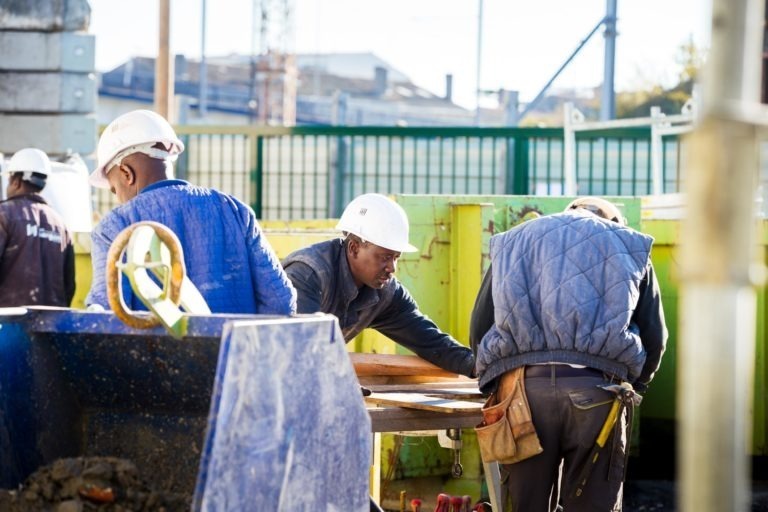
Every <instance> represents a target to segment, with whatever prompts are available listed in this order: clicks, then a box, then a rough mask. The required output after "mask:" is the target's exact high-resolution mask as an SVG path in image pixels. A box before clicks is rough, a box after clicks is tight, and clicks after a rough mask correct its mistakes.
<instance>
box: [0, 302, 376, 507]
mask: <svg viewBox="0 0 768 512" xmlns="http://www.w3.org/2000/svg"><path fill="white" fill-rule="evenodd" d="M3 313H6V314H3ZM7 313H8V311H6V312H2V311H0V487H3V488H14V487H16V486H18V485H19V484H20V483H21V482H23V480H24V479H25V478H26V477H27V476H28V475H29V474H31V473H32V472H33V471H34V470H35V469H37V468H38V467H39V466H42V465H46V464H49V463H51V462H52V461H54V460H56V459H58V458H62V457H75V456H116V457H122V458H126V459H130V460H132V461H133V462H134V463H135V464H136V466H137V467H138V469H139V471H140V473H141V474H142V475H149V476H151V479H152V481H153V485H154V486H156V487H157V488H158V489H163V490H168V491H175V492H184V493H188V494H189V495H190V496H191V495H192V494H193V493H195V506H196V508H200V509H203V510H247V509H249V508H251V507H252V506H254V503H259V501H261V500H262V499H263V500H269V502H271V503H272V504H278V503H279V504H280V506H279V507H278V509H280V510H304V509H306V510H309V509H318V510H321V509H322V510H324V509H327V508H328V507H331V508H333V507H338V509H345V510H346V509H349V510H367V506H368V501H367V489H368V468H369V464H370V453H371V452H370V450H371V448H370V443H371V434H370V430H371V429H370V419H369V417H368V415H367V413H366V411H365V406H364V404H363V400H362V396H361V395H360V391H359V386H358V384H357V379H356V377H355V374H354V371H353V369H352V365H351V363H350V361H349V358H348V357H347V355H346V351H345V348H344V343H343V337H342V336H341V334H340V333H339V332H338V326H337V324H336V321H335V318H334V317H330V316H325V317H317V316H313V317H308V318H298V319H296V318H267V317H259V316H241V317H237V316H225V315H208V316H197V317H195V316H193V317H190V321H189V325H188V334H187V336H185V337H184V338H183V339H181V340H177V339H174V338H172V337H171V336H169V335H167V334H166V333H165V332H164V331H163V330H162V328H157V329H150V330H142V331H139V330H135V329H131V328H128V327H126V326H125V325H124V324H122V322H120V321H119V320H118V319H117V318H116V317H114V316H113V315H112V314H111V313H85V312H75V311H72V310H67V309H52V308H30V309H29V310H27V311H26V312H25V313H23V314H17V315H13V314H10V315H9V314H7ZM212 397H213V398H212ZM292 495H293V497H292ZM296 500H299V501H296ZM265 503H266V501H265ZM306 507H309V508H306Z"/></svg>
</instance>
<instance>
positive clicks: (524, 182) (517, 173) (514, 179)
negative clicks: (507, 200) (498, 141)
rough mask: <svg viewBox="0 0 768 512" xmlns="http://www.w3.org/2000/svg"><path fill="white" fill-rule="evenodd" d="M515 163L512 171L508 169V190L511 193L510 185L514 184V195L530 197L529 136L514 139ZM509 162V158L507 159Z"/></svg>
mask: <svg viewBox="0 0 768 512" xmlns="http://www.w3.org/2000/svg"><path fill="white" fill-rule="evenodd" d="M513 144H514V148H513V155H514V157H513V159H514V160H513V162H512V165H511V166H510V167H511V170H510V169H509V168H508V169H507V190H506V191H505V192H507V193H509V192H510V191H509V188H510V183H511V184H512V187H511V188H512V190H511V192H512V194H515V195H521V196H525V195H529V194H530V193H531V190H530V183H529V181H530V180H529V179H528V176H529V174H530V169H529V168H528V167H529V158H528V148H529V141H528V136H527V135H516V136H515V137H514V142H513ZM507 161H508V162H509V158H507Z"/></svg>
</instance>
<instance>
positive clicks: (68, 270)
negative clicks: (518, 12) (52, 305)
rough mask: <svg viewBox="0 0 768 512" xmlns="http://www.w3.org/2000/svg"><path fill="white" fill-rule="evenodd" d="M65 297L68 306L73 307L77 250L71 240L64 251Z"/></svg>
mask: <svg viewBox="0 0 768 512" xmlns="http://www.w3.org/2000/svg"><path fill="white" fill-rule="evenodd" d="M64 295H65V298H66V300H67V306H71V305H72V298H73V297H74V296H75V248H74V246H73V245H72V241H71V240H70V243H69V244H67V247H66V248H65V249H64Z"/></svg>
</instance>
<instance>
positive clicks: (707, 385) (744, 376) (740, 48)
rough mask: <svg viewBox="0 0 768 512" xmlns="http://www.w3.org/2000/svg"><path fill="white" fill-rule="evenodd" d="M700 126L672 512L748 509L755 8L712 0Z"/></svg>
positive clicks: (694, 142) (760, 7)
mask: <svg viewBox="0 0 768 512" xmlns="http://www.w3.org/2000/svg"><path fill="white" fill-rule="evenodd" d="M712 7H713V13H712V21H713V22H712V46H711V50H710V52H709V58H708V61H707V65H706V67H705V69H704V74H703V80H704V82H703V87H702V93H703V102H702V116H701V119H702V121H701V123H700V125H699V126H698V127H697V129H696V130H695V131H694V133H693V135H692V137H691V140H690V143H689V144H688V148H689V155H688V162H689V169H688V171H687V176H689V179H688V180H687V184H688V188H689V190H688V210H687V214H686V218H685V220H684V223H683V229H682V231H681V242H682V243H681V252H680V257H681V263H680V270H681V278H682V286H681V306H682V308H681V312H682V316H681V325H680V332H681V340H680V347H679V356H678V361H679V364H680V379H679V386H678V396H679V398H678V401H677V402H678V418H679V419H680V428H681V431H680V433H679V435H678V436H677V437H678V439H680V440H681V443H680V446H679V451H680V458H679V461H680V462H679V465H680V467H679V469H680V476H681V491H682V492H681V505H682V507H681V510H683V511H696V512H710V511H711V512H715V511H722V510H733V511H745V510H748V509H749V484H748V482H749V480H748V479H749V461H748V458H747V454H748V453H749V451H748V445H749V442H748V441H749V439H750V436H751V432H750V426H751V422H750V421H749V405H750V404H751V394H752V392H753V390H754V387H753V373H754V364H755V361H754V357H755V353H754V349H755V325H756V296H755V288H754V284H753V283H752V281H751V276H750V269H751V268H752V267H753V261H754V258H755V255H756V254H757V251H756V247H755V239H754V235H755V222H756V221H755V217H754V209H755V190H756V186H755V185H756V181H757V173H758V168H759V146H758V144H757V137H756V128H755V127H754V126H752V125H750V124H749V123H747V122H744V121H743V120H740V119H738V118H737V117H736V116H734V115H733V112H734V110H735V109H734V107H736V108H740V109H741V110H742V111H744V112H748V111H749V108H750V106H754V105H757V104H758V102H759V99H760V97H759V86H760V64H761V60H760V59H761V48H762V35H763V34H762V29H763V27H762V25H763V20H764V17H763V16H764V12H763V11H764V0H713V2H712Z"/></svg>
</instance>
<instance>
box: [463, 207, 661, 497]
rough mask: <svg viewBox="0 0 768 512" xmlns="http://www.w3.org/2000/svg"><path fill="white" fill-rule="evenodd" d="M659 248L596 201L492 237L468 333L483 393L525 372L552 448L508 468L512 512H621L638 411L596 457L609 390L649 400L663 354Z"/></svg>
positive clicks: (625, 415) (540, 430)
mask: <svg viewBox="0 0 768 512" xmlns="http://www.w3.org/2000/svg"><path fill="white" fill-rule="evenodd" d="M652 242H653V239H652V238H651V237H650V236H648V235H645V234H643V233H639V232H638V231H635V230H633V229H631V228H629V227H627V226H626V225H625V221H624V217H623V216H622V215H621V212H620V211H619V209H618V208H617V207H616V206H615V205H614V204H612V203H610V202H608V201H606V200H604V199H601V198H597V197H583V198H578V199H576V200H574V201H573V202H572V203H571V204H570V205H568V207H567V208H566V210H565V211H564V212H562V213H557V214H554V215H547V216H544V217H541V218H538V219H533V220H530V221H527V222H525V223H523V224H521V225H519V226H516V227H514V228H513V229H511V230H509V231H507V232H504V233H501V234H498V235H495V236H494V237H492V238H491V254H490V256H491V268H490V269H489V270H488V272H487V273H486V276H485V278H484V280H483V283H482V284H481V288H480V292H479V293H478V296H477V300H476V302H475V309H474V311H473V313H472V321H471V324H470V341H471V344H472V346H473V348H474V349H476V351H477V373H478V378H479V384H480V389H481V390H482V391H484V392H493V391H495V389H496V388H497V386H498V385H499V381H500V380H501V379H502V377H504V376H505V375H507V374H509V373H510V372H512V370H515V369H517V368H520V367H524V372H525V373H524V375H525V377H524V379H525V381H524V382H525V390H526V395H527V398H528V402H529V404H530V411H531V415H532V418H533V425H534V427H535V429H536V433H537V435H538V437H539V440H540V443H541V448H543V452H541V453H539V454H538V455H534V456H532V457H530V458H527V459H525V460H522V461H519V462H516V463H514V464H509V465H505V466H502V481H503V483H504V486H503V490H504V491H506V493H507V494H508V497H509V501H510V502H511V503H510V508H505V509H504V510H505V511H508V510H511V511H529V510H555V509H556V507H557V506H558V504H559V505H560V506H562V507H563V509H564V510H565V511H566V512H568V511H570V512H573V511H590V512H593V511H594V512H600V511H605V512H607V511H615V510H621V507H622V489H623V480H624V474H625V464H626V458H627V453H628V433H629V430H628V429H629V427H630V424H629V423H630V422H629V413H631V407H630V408H624V409H622V412H621V415H620V417H619V418H618V420H617V421H616V422H615V424H614V425H615V426H614V428H613V430H612V433H611V434H610V437H608V438H607V442H606V443H605V444H604V445H603V447H602V451H604V452H605V453H599V456H598V457H597V459H596V460H595V459H594V457H593V455H594V452H593V450H594V449H595V448H594V447H595V446H596V439H597V438H598V434H599V433H600V432H601V429H602V428H603V426H604V425H606V424H608V423H609V421H610V419H611V418H612V417H613V418H615V417H616V416H612V415H611V414H610V413H611V409H612V405H613V402H614V401H615V398H616V396H615V395H614V394H613V393H612V392H611V391H610V390H611V389H612V388H616V387H617V386H615V384H620V386H619V387H620V388H621V389H622V390H625V389H628V388H627V386H628V385H629V384H631V385H633V386H634V388H635V390H638V391H644V390H645V389H646V387H647V385H648V384H649V383H650V381H651V379H652V378H653V376H654V374H655V373H656V371H657V370H658V369H659V365H660V362H661V357H662V354H663V353H664V349H665V345H666V339H667V330H666V325H665V322H664V312H663V309H662V306H661V294H660V291H659V284H658V282H657V280H656V276H655V273H654V269H653V265H652V264H651V259H650V251H651V244H652ZM629 389H630V391H631V388H629ZM585 475H588V477H587V476H585Z"/></svg>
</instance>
